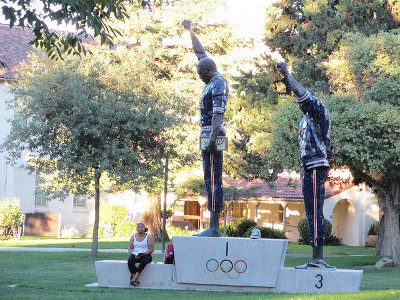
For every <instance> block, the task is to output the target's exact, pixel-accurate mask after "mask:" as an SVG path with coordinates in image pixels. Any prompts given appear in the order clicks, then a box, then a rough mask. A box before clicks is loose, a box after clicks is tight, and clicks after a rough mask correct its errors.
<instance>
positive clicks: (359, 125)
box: [324, 30, 400, 264]
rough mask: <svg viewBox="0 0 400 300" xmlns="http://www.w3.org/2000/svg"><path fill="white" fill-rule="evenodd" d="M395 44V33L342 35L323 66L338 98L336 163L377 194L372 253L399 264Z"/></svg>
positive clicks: (399, 88)
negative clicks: (377, 219) (377, 220)
mask: <svg viewBox="0 0 400 300" xmlns="http://www.w3.org/2000/svg"><path fill="white" fill-rule="evenodd" d="M399 44H400V38H399V30H393V31H392V32H382V33H379V34H376V35H372V36H369V37H367V36H365V35H362V34H356V33H353V34H348V35H346V36H345V38H344V39H343V40H342V42H341V46H340V48H339V49H338V50H337V51H335V52H333V53H332V54H331V56H330V57H329V59H328V60H327V62H326V63H325V64H324V66H325V67H326V68H327V73H328V74H329V75H330V77H331V82H332V84H333V85H334V86H335V87H336V88H337V89H338V91H339V92H338V94H337V95H336V96H335V97H333V98H332V100H331V101H329V105H330V107H331V111H332V113H333V118H332V128H333V137H332V138H333V146H334V149H335V163H336V165H339V166H341V165H345V166H348V167H349V168H350V170H351V171H352V174H353V176H354V180H355V182H356V183H359V182H365V183H366V184H367V185H369V186H370V187H372V188H373V189H374V191H375V192H376V193H377V196H378V201H379V206H380V211H381V215H380V227H379V234H378V244H377V247H376V250H375V254H376V255H389V256H392V257H393V260H394V261H395V263H396V264H399V263H400V229H399V214H400V193H399V191H400V174H399V172H398V170H399V167H400V143H399V140H400V102H399V92H400V73H399V69H400V48H399V47H398V45H399Z"/></svg>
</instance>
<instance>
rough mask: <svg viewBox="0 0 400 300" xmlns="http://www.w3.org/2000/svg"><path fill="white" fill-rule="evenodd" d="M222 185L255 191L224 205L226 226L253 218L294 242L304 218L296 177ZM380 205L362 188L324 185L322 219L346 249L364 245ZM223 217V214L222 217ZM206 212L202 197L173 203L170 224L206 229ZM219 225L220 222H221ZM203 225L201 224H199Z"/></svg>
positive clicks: (241, 180)
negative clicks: (182, 223)
mask: <svg viewBox="0 0 400 300" xmlns="http://www.w3.org/2000/svg"><path fill="white" fill-rule="evenodd" d="M223 180H224V182H225V183H227V184H229V185H233V186H237V187H242V188H257V190H256V192H255V194H256V196H255V197H252V198H248V199H246V200H239V201H232V202H231V203H229V202H228V203H227V202H225V209H226V208H227V207H228V206H229V205H230V209H229V210H227V213H226V214H227V221H228V222H227V223H228V224H233V223H234V222H235V220H237V219H239V218H248V219H252V220H254V221H255V222H257V224H258V225H259V226H266V227H272V228H276V229H280V230H284V231H285V233H286V235H287V237H288V239H289V241H290V242H297V240H298V239H299V232H298V230H297V224H298V222H299V221H300V219H301V218H302V217H305V209H304V203H303V195H302V191H301V181H300V179H299V178H298V176H297V177H296V176H289V175H288V174H286V175H285V174H281V175H280V176H278V179H277V181H275V182H273V183H270V184H269V183H266V182H263V181H261V180H254V181H251V182H249V181H246V180H243V179H240V180H234V179H229V178H227V177H224V178H223ZM378 214H379V206H378V202H377V200H376V199H375V195H374V194H373V193H372V192H371V190H370V189H369V188H367V187H365V186H364V185H360V186H355V185H353V184H352V183H351V179H348V183H341V184H338V183H333V182H329V181H328V182H327V183H326V196H325V204H324V215H325V218H326V219H328V220H330V221H331V223H332V233H333V234H334V235H335V236H337V237H339V238H341V239H342V240H343V243H344V244H345V245H348V246H365V244H366V242H367V241H368V236H367V233H368V229H369V227H370V225H371V224H372V223H373V222H375V221H377V220H378ZM223 217H225V213H224V214H223ZM208 218H209V212H208V210H207V200H206V199H205V198H202V197H194V198H187V199H180V200H177V201H175V204H174V216H173V217H172V221H173V222H174V221H175V222H176V221H189V222H191V224H192V225H193V226H194V227H195V228H200V227H201V226H203V227H204V226H207V225H205V224H204V223H207V222H208ZM220 222H221V224H222V222H223V220H222V219H221V220H220ZM202 223H203V224H202Z"/></svg>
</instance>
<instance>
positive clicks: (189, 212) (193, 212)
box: [184, 201, 200, 216]
mask: <svg viewBox="0 0 400 300" xmlns="http://www.w3.org/2000/svg"><path fill="white" fill-rule="evenodd" d="M184 212H185V216H200V204H199V202H197V201H185V208H184Z"/></svg>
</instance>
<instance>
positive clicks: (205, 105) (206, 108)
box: [200, 74, 229, 136]
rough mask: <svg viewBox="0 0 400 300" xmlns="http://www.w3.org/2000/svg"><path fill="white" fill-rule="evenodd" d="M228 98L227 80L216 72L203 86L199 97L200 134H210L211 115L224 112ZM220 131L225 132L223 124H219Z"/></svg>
mask: <svg viewBox="0 0 400 300" xmlns="http://www.w3.org/2000/svg"><path fill="white" fill-rule="evenodd" d="M228 98H229V88H228V82H227V81H226V79H225V78H224V77H222V75H220V74H218V75H216V76H214V77H213V78H212V79H211V80H210V82H209V83H207V84H206V85H205V86H204V90H203V93H202V95H201V97H200V126H201V135H202V136H210V134H211V128H212V126H211V124H212V116H213V114H214V113H217V114H224V113H225V110H226V105H227V101H228ZM220 132H221V133H224V132H225V130H224V124H221V128H220ZM224 135H225V134H224Z"/></svg>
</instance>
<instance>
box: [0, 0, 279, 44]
mask: <svg viewBox="0 0 400 300" xmlns="http://www.w3.org/2000/svg"><path fill="white" fill-rule="evenodd" d="M274 1H276V0H247V1H243V0H226V6H225V7H224V8H221V10H219V11H218V12H217V14H216V15H215V17H214V18H213V20H210V21H211V22H212V21H226V22H228V23H229V24H231V25H238V34H239V36H246V35H248V34H249V32H252V35H253V36H254V37H260V38H262V36H263V31H264V21H265V10H266V8H267V7H268V6H270V5H271V3H272V2H274ZM35 2H36V4H35ZM32 3H33V4H32V7H35V8H36V9H37V10H40V8H41V2H40V1H32ZM0 23H3V24H4V23H5V24H7V23H8V22H7V21H6V20H5V18H4V16H3V14H2V13H0ZM47 25H48V26H49V27H50V28H51V29H58V30H65V31H72V32H73V31H75V30H76V29H75V26H74V25H68V26H66V25H65V24H62V25H61V26H59V25H58V24H57V22H55V21H49V22H48V23H47Z"/></svg>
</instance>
